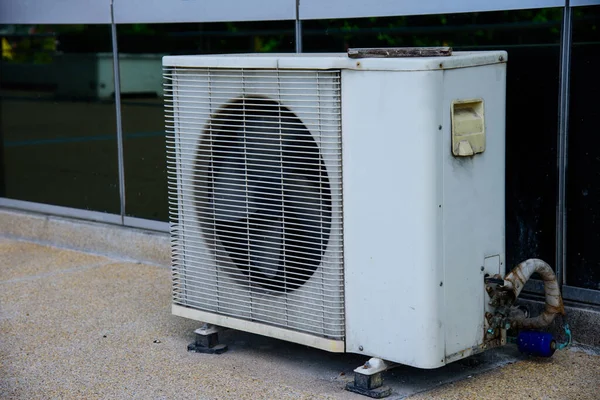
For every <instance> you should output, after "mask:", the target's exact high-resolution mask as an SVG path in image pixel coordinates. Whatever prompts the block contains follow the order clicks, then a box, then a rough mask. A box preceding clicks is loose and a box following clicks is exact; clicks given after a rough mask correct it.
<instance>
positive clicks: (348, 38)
mask: <svg viewBox="0 0 600 400" xmlns="http://www.w3.org/2000/svg"><path fill="white" fill-rule="evenodd" d="M561 20H562V9H560V8H551V9H536V10H520V11H500V12H485V13H467V14H453V15H425V16H410V17H393V18H392V17H390V18H364V19H355V20H336V21H309V22H306V23H304V28H305V31H304V32H305V36H304V47H305V48H304V50H305V51H309V52H310V51H317V52H321V51H345V50H346V49H347V48H348V47H377V46H380V47H385V46H452V47H453V48H454V49H455V50H486V49H502V50H506V51H508V72H507V104H506V107H507V109H506V119H507V121H506V218H507V221H506V252H507V268H508V269H511V268H512V267H513V266H514V265H515V264H517V263H519V262H521V261H523V260H525V259H527V258H531V257H539V258H542V259H544V260H546V261H547V262H549V263H550V264H552V265H554V261H555V235H556V228H555V226H556V194H557V192H556V188H557V185H556V182H557V176H556V143H557V124H558V122H557V121H558V88H559V86H558V85H559V82H558V76H559V57H560V26H561Z"/></svg>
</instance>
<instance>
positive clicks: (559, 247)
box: [556, 0, 573, 285]
mask: <svg viewBox="0 0 600 400" xmlns="http://www.w3.org/2000/svg"><path fill="white" fill-rule="evenodd" d="M571 11H572V9H571V6H570V4H569V0H566V2H565V7H564V8H563V20H562V29H561V40H560V76H559V85H560V88H559V95H558V98H559V108H558V143H557V158H558V159H557V168H558V171H557V176H558V196H557V202H556V276H557V279H558V282H559V284H560V285H565V284H566V264H567V246H566V235H567V204H566V203H567V199H566V185H567V182H566V181H567V167H568V160H567V157H568V154H567V148H568V141H569V83H570V72H571V45H572V37H571V33H572V28H573V27H572V12H571Z"/></svg>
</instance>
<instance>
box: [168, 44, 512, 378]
mask: <svg viewBox="0 0 600 400" xmlns="http://www.w3.org/2000/svg"><path fill="white" fill-rule="evenodd" d="M506 61H507V55H506V53H505V52H503V51H482V52H454V53H453V54H451V55H447V56H431V57H420V56H415V57H385V56H384V57H370V56H365V57H362V58H361V57H360V56H359V57H358V58H356V57H349V55H348V54H345V53H344V54H302V55H296V54H277V55H272V54H271V55H227V56H224V55H210V56H167V57H164V59H163V67H164V76H165V78H166V90H165V94H166V96H167V114H168V116H167V130H168V132H169V134H170V138H169V140H168V159H169V170H170V207H171V215H172V242H173V305H172V312H173V313H174V314H175V315H179V316H182V317H186V318H191V319H194V320H198V321H203V322H206V323H210V324H214V325H218V326H223V327H228V328H233V329H238V330H243V331H247V332H252V333H256V334H261V335H266V336H271V337H274V338H279V339H283V340H286V341H290V342H295V343H300V344H303V345H307V346H312V347H316V348H319V349H324V350H327V351H331V352H350V353H358V354H364V355H367V356H371V357H378V358H382V359H385V360H389V361H392V362H397V363H401V364H406V365H411V366H415V367H419V368H436V367H440V366H442V365H444V364H447V363H450V362H453V361H456V360H459V359H461V358H464V357H467V356H469V355H471V354H473V353H477V352H480V351H483V350H484V349H487V348H490V347H494V346H499V345H501V344H504V343H505V337H504V336H502V334H501V332H499V333H498V334H494V335H493V337H492V336H490V335H489V334H487V333H486V327H487V325H486V319H485V314H486V310H487V309H488V308H489V307H490V306H489V305H488V302H489V300H490V298H489V296H488V294H487V293H486V290H485V285H484V276H486V275H490V276H493V275H497V274H501V272H503V271H504V269H505V266H504V254H505V239H504V235H505V222H504V221H505V218H504V217H505V215H504V213H505V211H504V170H505V168H504V167H505V159H504V157H505V138H504V129H505V84H506ZM502 275H503V274H502Z"/></svg>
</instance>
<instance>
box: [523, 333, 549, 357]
mask: <svg viewBox="0 0 600 400" xmlns="http://www.w3.org/2000/svg"><path fill="white" fill-rule="evenodd" d="M517 346H518V347H519V351H520V352H521V353H525V354H529V355H532V356H537V357H552V355H553V354H554V352H555V351H556V341H555V340H554V336H552V334H551V333H548V332H536V331H522V332H519V336H517Z"/></svg>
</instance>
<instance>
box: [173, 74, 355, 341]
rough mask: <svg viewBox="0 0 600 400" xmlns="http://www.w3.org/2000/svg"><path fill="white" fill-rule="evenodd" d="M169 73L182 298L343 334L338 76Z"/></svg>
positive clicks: (178, 297) (177, 289)
mask: <svg viewBox="0 0 600 400" xmlns="http://www.w3.org/2000/svg"><path fill="white" fill-rule="evenodd" d="M164 75H165V79H166V97H167V99H166V100H167V101H166V103H167V104H166V111H167V133H168V139H167V148H168V149H167V151H168V169H169V192H170V210H171V221H172V239H173V274H174V286H173V300H174V303H175V304H177V305H181V306H184V307H189V308H192V309H196V310H201V311H205V312H210V313H215V314H220V315H223V316H229V317H234V318H238V319H243V320H248V321H254V322H259V323H265V324H269V325H274V326H277V327H281V328H286V329H290V330H294V331H299V332H303V333H308V334H312V335H315V336H319V337H324V338H329V339H340V340H342V339H344V336H345V332H344V325H345V321H344V277H343V246H342V245H343V237H342V232H343V230H342V165H341V161H342V160H341V152H342V148H341V101H340V72H339V71H316V70H315V71H312V70H278V69H242V68H239V69H210V68H182V67H167V68H165V71H164Z"/></svg>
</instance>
